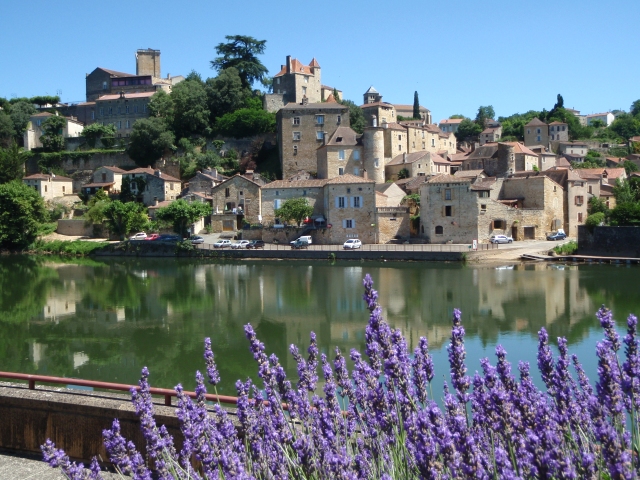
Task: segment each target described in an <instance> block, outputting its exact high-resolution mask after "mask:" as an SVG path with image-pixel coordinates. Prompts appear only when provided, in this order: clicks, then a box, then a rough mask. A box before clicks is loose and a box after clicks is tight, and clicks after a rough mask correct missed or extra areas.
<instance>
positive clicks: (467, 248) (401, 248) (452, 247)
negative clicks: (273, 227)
mask: <svg viewBox="0 0 640 480" xmlns="http://www.w3.org/2000/svg"><path fill="white" fill-rule="evenodd" d="M498 245H499V244H497V243H480V244H478V251H482V250H494V249H497V248H498ZM198 248H201V249H203V250H218V251H234V250H235V249H233V248H230V247H224V248H216V247H214V246H213V245H212V244H210V243H204V244H200V245H198ZM238 250H239V251H245V250H244V249H238ZM261 250H263V249H262V248H261ZM264 250H280V251H284V250H292V248H291V245H290V244H287V243H265V245H264ZM304 250H311V251H320V252H341V251H344V250H345V249H344V248H343V247H342V245H317V244H312V245H309V246H308V247H306V248H304ZM358 250H361V251H365V252H449V253H453V252H457V253H460V252H471V251H473V250H472V249H471V245H464V244H462V245H461V244H452V243H441V244H434V243H429V244H420V243H416V244H405V243H384V244H369V245H367V244H363V245H362V247H360V249H358ZM347 251H349V250H348V249H347ZM356 251H357V250H356Z"/></svg>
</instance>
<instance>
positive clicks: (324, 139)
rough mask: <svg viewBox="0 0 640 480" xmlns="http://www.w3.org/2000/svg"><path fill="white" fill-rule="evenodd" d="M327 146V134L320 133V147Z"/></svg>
mask: <svg viewBox="0 0 640 480" xmlns="http://www.w3.org/2000/svg"><path fill="white" fill-rule="evenodd" d="M326 144H327V132H322V145H326Z"/></svg>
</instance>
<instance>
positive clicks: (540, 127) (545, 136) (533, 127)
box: [524, 118, 549, 147]
mask: <svg viewBox="0 0 640 480" xmlns="http://www.w3.org/2000/svg"><path fill="white" fill-rule="evenodd" d="M524 144H525V145H526V146H530V145H544V146H545V147H546V146H547V145H549V126H548V125H547V124H546V123H544V122H543V121H541V120H539V119H538V118H534V119H533V120H531V121H530V122H529V123H527V124H526V125H525V126H524Z"/></svg>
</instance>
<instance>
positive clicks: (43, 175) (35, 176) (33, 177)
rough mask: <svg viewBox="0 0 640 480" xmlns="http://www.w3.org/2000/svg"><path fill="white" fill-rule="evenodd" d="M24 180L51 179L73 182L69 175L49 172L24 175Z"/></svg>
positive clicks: (53, 180)
mask: <svg viewBox="0 0 640 480" xmlns="http://www.w3.org/2000/svg"><path fill="white" fill-rule="evenodd" d="M23 180H51V181H52V182H73V180H72V179H70V178H68V177H62V176H60V175H49V174H48V173H35V174H33V175H29V176H28V177H24V178H23Z"/></svg>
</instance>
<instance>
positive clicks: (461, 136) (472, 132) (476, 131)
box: [455, 118, 484, 142]
mask: <svg viewBox="0 0 640 480" xmlns="http://www.w3.org/2000/svg"><path fill="white" fill-rule="evenodd" d="M482 130H484V128H483V127H480V125H479V124H478V123H476V122H472V121H471V120H469V119H468V118H465V119H464V120H463V121H462V122H460V125H458V130H457V131H456V133H455V135H456V138H457V139H458V142H462V141H463V140H465V139H467V138H469V139H474V138H477V137H478V135H480V133H482Z"/></svg>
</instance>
